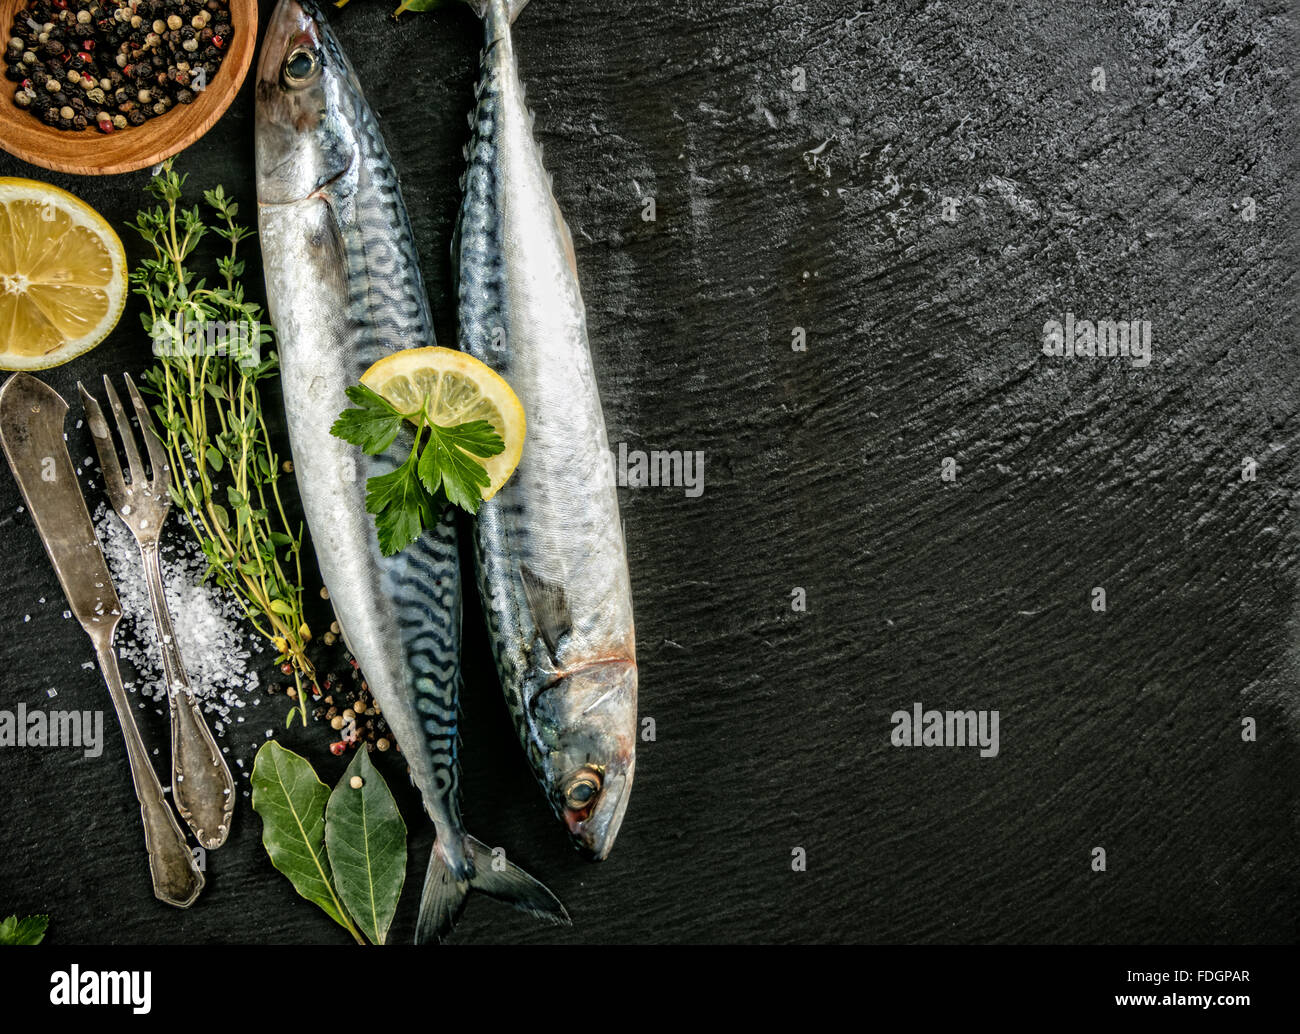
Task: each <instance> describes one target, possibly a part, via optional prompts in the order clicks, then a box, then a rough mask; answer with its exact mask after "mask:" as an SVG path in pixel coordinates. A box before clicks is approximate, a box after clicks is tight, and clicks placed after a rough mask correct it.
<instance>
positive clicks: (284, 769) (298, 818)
mask: <svg viewBox="0 0 1300 1034" xmlns="http://www.w3.org/2000/svg"><path fill="white" fill-rule="evenodd" d="M329 796H330V792H329V788H328V787H327V786H326V785H325V784H324V783H322V782H321V781H320V780H319V779H317V778H316V772H315V770H314V769H313V768H312V767H311V763H310V762H308V761H307V760H306V759H305V758H301V757H299V756H298V755H297V754H295V753H294V752H293V751H291V750H285V749H284V748H283V747H282V746H280V744H278V743H276V742H275V740H268V741H267V742H266V743H264V744H262V747H261V749H260V750H259V751H258V752H257V757H256V759H255V760H254V762H253V810H254V811H255V812H257V814H258V815H260V816H261V817H262V844H263V845H264V846H265V847H266V853H267V854H269V855H270V856H271V864H272V865H274V866H275V867H276V868H277V869H278V870H280V872H282V873H284V875H285V876H287V877H289V882H290V883H292V884H293V887H294V890H296V891H297V892H298V893H299V894H301V895H302V896H303V897H304V898H306V899H307V900H308V901H312V902H315V903H316V904H317V905H319V906H320V907H321V909H323V910H324V912H325V914H326V915H327V916H329V917H330V918H331V919H333V920H334V921H335V922H336V923H338V924H339V926H341V927H343V928H344V929H345V930H347V931H349V932H350V933H352V935H353V936H354V937H356V938H357V939H358V941H360V937H359V935H358V934H357V933H356V928H355V927H354V926H353V924H352V921H351V920H350V919H349V918H348V916H347V913H346V912H345V911H344V908H343V905H342V903H341V902H340V901H339V899H338V895H337V894H335V893H334V882H333V876H332V874H331V872H330V863H329V858H328V856H327V855H326V851H325V805H326V803H327V802H328V801H329Z"/></svg>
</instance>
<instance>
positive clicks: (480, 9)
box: [465, 0, 528, 25]
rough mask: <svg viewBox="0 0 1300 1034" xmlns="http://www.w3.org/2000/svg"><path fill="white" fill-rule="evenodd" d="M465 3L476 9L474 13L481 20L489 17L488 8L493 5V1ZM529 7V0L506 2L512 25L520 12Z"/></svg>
mask: <svg viewBox="0 0 1300 1034" xmlns="http://www.w3.org/2000/svg"><path fill="white" fill-rule="evenodd" d="M465 2H466V3H467V4H469V5H470V7H472V8H474V13H475V14H477V15H478V16H479V17H480V18H486V17H487V13H488V8H489V7H490V6H491V4H492V0H465ZM527 6H528V0H506V7H507V8H508V9H509V11H510V23H511V24H512V25H513V24H514V21H515V19H516V18H518V17H519V12H520V11H522V10H523V9H524V8H525V7H527Z"/></svg>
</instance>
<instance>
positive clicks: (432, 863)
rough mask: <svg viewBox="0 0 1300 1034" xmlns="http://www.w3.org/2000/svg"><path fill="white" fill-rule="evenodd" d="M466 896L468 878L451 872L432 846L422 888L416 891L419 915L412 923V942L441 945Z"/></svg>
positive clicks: (450, 929)
mask: <svg viewBox="0 0 1300 1034" xmlns="http://www.w3.org/2000/svg"><path fill="white" fill-rule="evenodd" d="M468 897H469V880H467V879H465V878H464V874H463V873H459V872H453V871H452V867H451V865H449V864H448V862H447V859H446V858H444V857H443V853H442V852H441V851H440V850H439V849H438V844H437V843H435V844H434V845H433V850H432V851H431V852H429V867H428V869H426V870H425V873H424V890H423V891H422V892H421V893H420V918H419V919H418V920H417V921H416V926H415V943H416V944H429V943H430V942H433V941H436V942H437V943H439V944H441V943H442V942H443V941H445V940H446V939H447V935H448V934H450V933H451V931H452V929H453V928H454V927H455V925H456V921H457V920H458V919H460V914H461V913H462V912H463V911H465V899H466V898H468Z"/></svg>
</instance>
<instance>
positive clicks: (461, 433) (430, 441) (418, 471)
mask: <svg viewBox="0 0 1300 1034" xmlns="http://www.w3.org/2000/svg"><path fill="white" fill-rule="evenodd" d="M347 396H348V399H349V400H350V401H351V402H352V403H354V405H355V407H356V408H349V409H345V410H344V411H343V412H342V413H340V414H339V418H338V419H337V420H336V421H335V422H334V426H333V427H332V428H330V434H332V435H334V436H335V437H336V438H341V439H343V441H345V442H348V443H349V444H351V445H356V446H359V447H360V448H361V450H362V451H363V452H365V453H366V454H367V455H368V456H378V455H379V454H380V453H382V452H385V451H387V450H388V449H389V448H390V447H391V446H392V444H393V443H394V442H395V441H396V440H397V436H398V434H399V433H400V432H401V430H402V424H403V422H404V421H408V420H409V421H410V422H411V423H413V424H415V438H414V444H413V445H412V447H411V452H410V455H409V456H407V458H406V460H405V462H403V463H402V465H401V466H400V467H398V468H397V469H396V470H394V471H392V472H391V473H389V474H381V475H379V476H378V477H372V478H370V479H369V480H367V481H366V512H367V513H370V514H373V515H374V518H375V530H376V531H377V532H378V533H379V549H380V551H381V552H382V553H383V554H384V556H392V555H393V554H394V553H397V552H399V551H400V550H403V549H405V548H406V547H407V546H409V545H410V544H411V543H412V542H414V541H415V540H416V539H417V538H419V537H420V534H421V533H422V532H423V531H424V530H425V529H430V528H432V527H433V526H434V525H435V524H437V523H438V520H439V518H440V517H441V516H442V511H443V510H444V509H445V508H446V505H447V504H448V503H451V504H453V505H455V506H459V507H460V508H461V509H463V510H467V511H468V512H469V513H478V508H479V506H480V505H481V504H482V502H483V489H485V488H487V487H488V486H489V485H490V484H491V483H492V479H491V478H490V477H489V476H488V472H487V468H485V467H484V466H483V462H482V461H483V460H484V459H486V458H488V457H489V456H496V455H498V454H499V453H501V452H503V451H504V450H505V441H504V440H503V439H502V438H501V435H500V434H498V433H497V430H496V428H495V427H493V426H492V425H491V424H490V423H488V421H486V420H474V421H471V422H469V423H465V424H457V425H456V426H455V427H441V426H439V425H438V424H430V423H428V422H427V420H426V417H425V415H424V412H423V410H420V411H418V412H415V413H400V412H398V410H397V409H396V408H395V407H394V406H393V405H392V403H390V402H389V401H388V400H387V399H385V398H383V397H382V396H380V395H378V394H376V393H375V392H374V391H372V390H371V389H370V388H367V387H366V386H365V385H364V384H357V385H354V386H353V387H351V388H348V390H347Z"/></svg>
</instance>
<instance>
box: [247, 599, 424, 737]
mask: <svg viewBox="0 0 1300 1034" xmlns="http://www.w3.org/2000/svg"><path fill="white" fill-rule="evenodd" d="M337 627H338V625H337V623H336V624H335V625H334V626H333V628H332V629H331V631H330V632H328V633H326V637H325V638H326V641H327V643H328V642H330V641H331V640H336V638H337V635H338V633H337V632H335V631H333V629H334V628H337ZM340 649H341V650H342V659H343V661H344V662H345V664H346V665H347V667H346V668H345V672H344V675H343V676H342V677H340V676H339V675H336V674H335V673H334V672H330V673H329V674H328V675H326V676H325V678H324V679H323V680H322V685H321V690H320V692H314V691H312V690H310V689H308V690H307V693H308V694H309V695H310V696H311V705H312V715H313V717H314V718H316V720H317V721H322V722H325V723H326V724H327V725H328V726H329V732H328V734H327V735H329V736H330V737H331V742H330V751H331V752H333V753H334V754H343V753H344V752H346V751H348V750H351V749H354V748H356V747H359V746H360V745H361V744H363V743H364V744H365V746H366V749H367V750H368V751H375V750H380V751H385V750H394V751H397V752H398V753H401V748H400V747H399V746H398V745H397V743H396V741H395V740H394V739H393V733H392V730H391V729H389V727H388V723H387V722H386V721H384V718H383V714H382V712H381V711H380V709H379V704H378V702H377V701H376V700H375V699H374V697H373V696H371V693H370V686H369V685H368V684H367V683H366V681H365V679H363V678H362V677H361V672H360V670H359V669H358V666H357V662H356V658H354V657H353V656H352V655H351V654H350V653H348V652H347V650H346V649H343V648H342V647H340ZM280 670H281V673H282V674H283V675H285V676H289V675H291V674H292V672H293V669H292V668H291V667H290V668H289V670H288V671H285V670H284V668H281V669H280ZM266 691H267V692H268V693H279V692H284V693H285V694H286V695H287V696H288V697H289V698H290V699H291V700H295V701H298V690H297V688H296V687H295V686H293V685H291V684H280V685H277V684H276V683H274V682H272V683H271V684H270V685H268V686H267V687H266ZM298 703H299V704H301V701H298Z"/></svg>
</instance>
